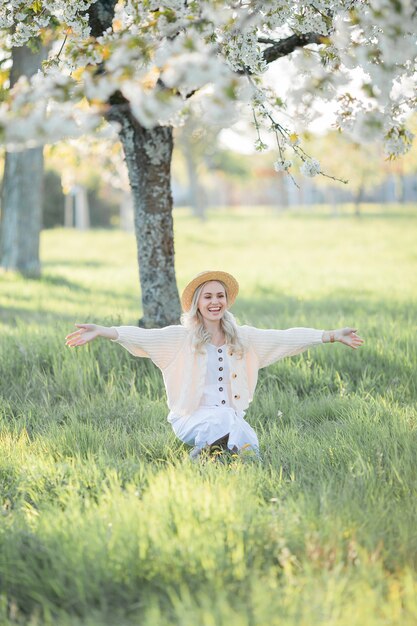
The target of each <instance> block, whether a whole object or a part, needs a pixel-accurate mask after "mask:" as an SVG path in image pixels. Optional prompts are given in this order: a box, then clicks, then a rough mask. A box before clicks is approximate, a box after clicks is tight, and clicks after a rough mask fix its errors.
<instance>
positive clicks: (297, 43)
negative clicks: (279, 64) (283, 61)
mask: <svg viewBox="0 0 417 626" xmlns="http://www.w3.org/2000/svg"><path fill="white" fill-rule="evenodd" d="M323 39H324V36H323V35H319V33H306V34H304V35H291V36H290V37H286V38H285V39H281V40H280V41H276V42H272V40H271V39H262V38H260V39H258V41H259V43H272V45H271V46H269V47H268V48H265V50H264V51H263V53H262V54H263V57H264V59H265V61H266V62H267V63H272V62H273V61H276V60H277V59H280V58H281V57H285V56H287V55H288V54H291V53H292V52H294V50H296V49H297V48H304V46H308V45H309V44H310V43H316V44H321V43H323Z"/></svg>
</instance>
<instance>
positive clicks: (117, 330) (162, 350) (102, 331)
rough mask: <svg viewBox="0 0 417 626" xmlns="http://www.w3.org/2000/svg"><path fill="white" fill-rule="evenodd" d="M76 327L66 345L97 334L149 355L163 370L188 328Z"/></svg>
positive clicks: (77, 344)
mask: <svg viewBox="0 0 417 626" xmlns="http://www.w3.org/2000/svg"><path fill="white" fill-rule="evenodd" d="M75 325H76V326H77V328H78V330H76V331H75V332H73V333H71V334H70V335H68V336H67V338H66V339H67V346H70V347H74V346H83V345H84V344H86V343H88V342H89V341H93V339H96V337H105V338H106V339H111V340H112V341H116V342H117V343H119V344H120V345H121V346H123V347H124V348H126V350H128V351H129V352H130V354H133V356H138V357H149V358H150V359H152V361H153V362H154V363H155V365H157V366H158V367H159V368H160V369H164V368H165V367H167V366H168V365H170V363H171V362H172V361H173V359H174V358H175V356H176V354H178V351H179V350H180V348H181V346H182V344H183V342H184V340H185V338H186V336H187V335H188V331H187V330H186V329H185V328H184V326H179V325H177V326H165V327H164V328H139V327H138V326H117V327H115V326H112V327H111V328H108V327H106V326H97V324H75Z"/></svg>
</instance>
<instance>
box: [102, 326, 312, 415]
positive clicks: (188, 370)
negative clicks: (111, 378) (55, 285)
mask: <svg viewBox="0 0 417 626" xmlns="http://www.w3.org/2000/svg"><path fill="white" fill-rule="evenodd" d="M112 328H114V329H115V330H116V331H117V333H118V338H117V339H113V340H112V341H115V342H117V343H120V344H121V345H122V346H123V347H124V348H126V350H128V351H129V352H130V353H131V354H133V355H134V356H139V357H149V358H150V359H152V361H153V362H154V363H155V365H156V366H157V367H159V369H160V370H161V371H162V375H163V378H164V383H165V389H166V393H167V400H168V406H169V408H170V410H171V411H174V412H175V413H176V414H177V415H190V414H191V413H192V412H193V411H195V410H196V409H197V408H198V406H199V404H200V399H201V396H202V393H203V387H204V380H205V376H206V369H207V351H206V350H205V351H204V353H198V352H196V350H195V349H194V346H193V345H192V342H191V333H190V331H189V330H187V329H186V328H185V327H184V326H166V327H165V328H152V329H146V328H138V327H137V326H113V327H112ZM238 332H239V334H240V337H241V339H242V343H243V344H244V345H245V346H247V347H248V349H247V351H246V352H245V354H244V356H243V358H240V359H239V358H237V357H236V355H235V354H234V353H233V350H232V348H230V347H228V348H227V350H228V355H229V365H230V384H231V389H232V402H233V406H234V408H235V409H236V410H237V411H245V410H246V409H247V408H248V406H249V403H250V402H251V401H252V398H253V394H254V392H255V387H256V383H257V381H258V371H259V370H260V369H261V368H262V367H266V366H267V365H270V364H271V363H274V362H275V361H278V360H279V359H282V358H283V357H286V356H294V355H295V354H300V352H303V351H304V350H307V349H308V348H311V347H313V346H316V345H318V344H321V343H322V342H323V332H324V331H323V330H316V329H314V328H289V329H288V330H262V329H260V328H254V327H252V326H238Z"/></svg>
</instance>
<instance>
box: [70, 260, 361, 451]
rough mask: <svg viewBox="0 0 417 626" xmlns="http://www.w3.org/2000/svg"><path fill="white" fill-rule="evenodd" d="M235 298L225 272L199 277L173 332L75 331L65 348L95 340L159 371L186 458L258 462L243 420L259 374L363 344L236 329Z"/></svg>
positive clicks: (295, 332) (353, 339)
mask: <svg viewBox="0 0 417 626" xmlns="http://www.w3.org/2000/svg"><path fill="white" fill-rule="evenodd" d="M238 291H239V285H238V282H237V280H236V279H235V278H234V277H233V276H232V275H231V274H228V273H227V272H222V271H206V272H202V273H201V274H198V275H197V276H196V277H195V278H194V279H193V280H192V281H190V283H188V285H187V286H186V288H185V289H184V292H183V294H182V297H181V303H182V307H183V311H184V313H183V315H182V318H181V324H180V325H174V326H166V327H165V328H155V329H144V328H137V327H136V326H118V327H115V326H112V327H111V328H107V327H105V326H97V325H96V324H76V326H77V327H78V330H77V331H75V332H73V333H71V334H70V335H68V336H67V338H66V339H67V345H69V346H71V347H72V346H82V345H84V344H86V343H88V342H90V341H92V340H93V339H95V338H96V337H104V338H107V339H110V340H112V341H115V342H117V343H120V344H121V345H122V346H123V347H124V348H126V349H127V350H128V351H129V352H130V353H131V354H133V355H134V356H138V357H149V358H150V359H151V360H152V361H153V362H154V363H155V365H156V366H157V367H158V368H159V369H160V370H161V371H162V374H163V378H164V384H165V388H166V392H167V400H168V406H169V409H170V413H169V415H168V421H169V422H170V423H171V425H172V428H173V430H174V432H175V434H176V435H177V437H179V439H181V441H183V442H184V443H187V444H189V445H191V446H193V449H192V450H191V452H190V457H191V458H192V459H196V458H198V457H199V456H200V454H201V452H202V451H203V450H204V449H205V448H208V449H209V450H210V451H211V450H213V447H216V446H219V447H220V448H223V449H226V450H231V451H233V452H236V453H239V452H241V451H242V450H245V451H246V450H251V451H253V452H254V453H255V454H256V455H257V456H258V457H259V443H258V438H257V436H256V433H255V431H254V430H253V428H252V427H251V426H250V425H249V424H248V422H247V421H246V420H245V419H244V416H245V411H246V410H247V408H248V406H249V404H250V402H251V401H252V398H253V394H254V391H255V388H256V383H257V379H258V371H259V370H260V369H261V368H263V367H266V366H267V365H270V364H272V363H274V362H275V361H278V360H279V359H282V358H283V357H286V356H293V355H296V354H300V353H301V352H303V351H304V350H307V349H308V348H311V347H313V346H316V345H319V344H322V343H328V342H330V343H334V342H335V341H339V342H341V343H343V344H345V345H347V346H350V347H351V348H353V349H356V348H358V347H359V346H360V345H362V344H363V339H361V338H360V337H359V336H358V335H357V334H356V329H354V328H350V327H346V328H342V329H339V330H333V331H324V330H317V329H314V328H289V329H287V330H275V329H274V330H264V329H259V328H255V327H252V326H239V325H238V324H237V323H236V320H235V318H234V316H233V315H232V313H231V312H230V311H229V308H230V307H231V306H232V304H233V303H234V301H235V299H236V297H237V294H238Z"/></svg>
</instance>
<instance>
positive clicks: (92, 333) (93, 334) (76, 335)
mask: <svg viewBox="0 0 417 626" xmlns="http://www.w3.org/2000/svg"><path fill="white" fill-rule="evenodd" d="M75 326H76V327H77V329H78V330H76V331H74V332H73V333H70V334H69V335H67V336H66V337H65V339H66V345H67V346H69V347H70V348H74V347H75V346H83V345H85V344H86V343H89V342H90V341H93V339H96V338H97V337H104V338H105V339H113V340H114V339H117V338H118V333H117V330H116V329H115V328H108V327H107V326H98V325H97V324H75Z"/></svg>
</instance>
